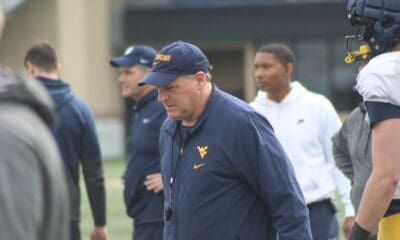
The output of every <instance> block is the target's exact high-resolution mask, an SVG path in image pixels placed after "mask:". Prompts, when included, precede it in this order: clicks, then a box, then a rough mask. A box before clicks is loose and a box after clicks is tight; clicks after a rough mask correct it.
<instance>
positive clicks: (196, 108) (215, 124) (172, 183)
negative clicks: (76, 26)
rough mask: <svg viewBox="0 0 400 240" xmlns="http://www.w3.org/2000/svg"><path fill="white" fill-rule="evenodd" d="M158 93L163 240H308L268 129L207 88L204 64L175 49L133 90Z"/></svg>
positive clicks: (287, 171)
mask: <svg viewBox="0 0 400 240" xmlns="http://www.w3.org/2000/svg"><path fill="white" fill-rule="evenodd" d="M139 84H140V85H144V84H150V85H154V86H156V87H157V88H158V100H159V101H160V102H161V103H162V104H163V105H164V107H165V109H166V111H167V116H168V118H167V120H166V121H165V122H164V123H163V125H162V127H161V133H160V151H161V173H162V177H163V183H164V193H165V194H164V195H165V198H166V201H165V204H164V209H165V213H164V217H165V228H164V239H165V240H204V239H207V240H213V239H215V240H217V239H218V240H221V239H223V240H237V239H252V240H258V239H260V240H261V239H262V240H275V239H276V237H277V236H279V239H280V240H287V239H301V240H306V239H307V240H308V239H312V236H311V230H310V222H309V217H308V210H307V207H306V205H305V202H304V198H303V195H302V192H301V189H300V187H299V184H298V182H297V180H296V178H295V174H294V170H293V168H292V166H291V164H290V162H289V160H288V158H287V156H286V154H285V153H284V151H283V149H282V146H281V145H280V144H279V142H278V140H277V138H276V137H275V135H274V133H273V130H272V128H271V125H270V124H269V123H268V121H267V120H266V119H265V118H264V117H263V116H261V115H260V114H258V113H257V112H256V111H255V110H253V109H252V108H250V107H249V106H247V104H246V103H245V102H243V101H241V100H239V99H237V98H235V97H233V96H231V95H229V94H227V93H225V92H224V91H221V90H219V89H218V87H217V86H216V85H215V84H213V83H211V74H210V72H209V61H208V59H207V57H206V56H205V55H204V53H203V52H202V51H201V50H200V49H199V48H198V47H197V46H195V45H192V44H190V43H186V42H182V41H178V42H173V43H171V44H169V45H167V46H165V47H164V48H163V49H162V50H161V51H160V52H159V53H158V54H157V55H156V58H155V60H154V63H153V68H152V70H151V73H150V74H149V75H148V76H147V77H146V78H144V79H143V80H142V81H140V82H139Z"/></svg>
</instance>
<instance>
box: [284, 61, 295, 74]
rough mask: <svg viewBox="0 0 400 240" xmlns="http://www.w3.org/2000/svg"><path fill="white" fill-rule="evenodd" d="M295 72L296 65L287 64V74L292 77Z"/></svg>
mask: <svg viewBox="0 0 400 240" xmlns="http://www.w3.org/2000/svg"><path fill="white" fill-rule="evenodd" d="M293 72H294V64H293V63H288V64H286V73H287V74H288V75H289V76H292V74H293Z"/></svg>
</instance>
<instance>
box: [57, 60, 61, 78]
mask: <svg viewBox="0 0 400 240" xmlns="http://www.w3.org/2000/svg"><path fill="white" fill-rule="evenodd" d="M61 70H62V66H61V64H60V63H57V69H56V72H57V76H60V74H61Z"/></svg>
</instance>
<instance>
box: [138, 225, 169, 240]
mask: <svg viewBox="0 0 400 240" xmlns="http://www.w3.org/2000/svg"><path fill="white" fill-rule="evenodd" d="M133 227H134V231H133V236H132V239H133V240H161V239H162V237H163V230H164V223H163V222H160V223H145V224H137V225H135V224H133Z"/></svg>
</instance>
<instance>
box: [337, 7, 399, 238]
mask: <svg viewBox="0 0 400 240" xmlns="http://www.w3.org/2000/svg"><path fill="white" fill-rule="evenodd" d="M347 11H348V13H349V14H348V17H349V19H350V24H351V25H352V26H354V27H357V33H356V34H354V35H350V36H346V38H347V39H348V44H347V47H348V54H347V57H346V59H345V61H346V62H347V63H351V62H353V61H355V60H363V61H364V62H367V61H368V64H367V65H366V66H365V67H364V68H363V69H362V70H361V71H360V72H359V74H358V76H357V84H356V86H355V88H356V90H357V91H358V92H359V93H360V94H361V95H362V97H363V100H364V102H365V106H366V108H367V112H368V118H369V124H370V126H371V128H372V130H371V132H372V137H371V139H372V144H371V145H372V149H371V152H372V164H373V168H372V173H371V176H370V177H369V179H368V182H367V184H366V186H365V190H364V192H363V195H362V198H361V202H360V206H359V210H358V213H357V216H356V223H355V224H354V227H353V229H352V233H351V235H350V238H349V240H364V239H367V237H368V235H369V234H370V232H371V231H372V230H373V229H375V228H376V227H378V225H379V229H378V239H379V240H388V239H390V240H392V239H400V227H399V226H400V185H399V180H400V157H399V156H400V147H399V146H400V2H399V1H398V0H385V1H373V0H350V1H349V2H348V5H347ZM352 40H359V41H361V46H360V49H359V50H358V51H353V50H352V49H351V45H352V44H351V43H352Z"/></svg>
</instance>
